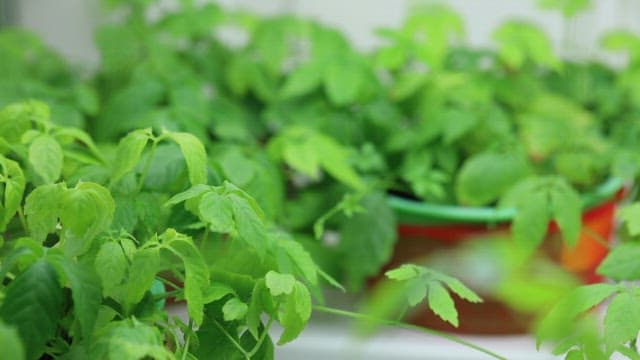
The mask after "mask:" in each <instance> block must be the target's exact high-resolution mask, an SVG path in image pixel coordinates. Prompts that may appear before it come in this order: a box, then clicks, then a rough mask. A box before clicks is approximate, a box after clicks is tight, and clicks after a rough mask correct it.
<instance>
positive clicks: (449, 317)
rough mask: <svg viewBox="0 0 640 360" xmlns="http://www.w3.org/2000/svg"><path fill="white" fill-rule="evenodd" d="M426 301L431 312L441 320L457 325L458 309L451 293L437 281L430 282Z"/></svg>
mask: <svg viewBox="0 0 640 360" xmlns="http://www.w3.org/2000/svg"><path fill="white" fill-rule="evenodd" d="M427 302H428V304H429V307H430V308H431V310H433V312H434V313H435V314H436V315H438V316H439V317H440V318H441V319H442V320H444V321H446V322H448V323H450V324H452V325H453V326H455V327H457V326H458V311H457V310H456V307H455V304H454V302H453V299H452V298H451V295H449V293H448V292H447V289H445V288H444V286H442V285H440V283H438V282H430V283H429V285H428V290H427Z"/></svg>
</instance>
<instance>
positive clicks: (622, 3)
mask: <svg viewBox="0 0 640 360" xmlns="http://www.w3.org/2000/svg"><path fill="white" fill-rule="evenodd" d="M414 2H415V1H412V0H351V1H344V0H323V1H318V0H219V1H218V3H220V4H222V5H224V6H225V7H227V8H230V9H248V10H251V11H255V12H257V13H260V14H278V13H294V14H298V15H302V16H308V17H311V18H315V19H317V20H319V21H321V22H322V23H325V24H328V25H332V26H335V27H337V28H339V29H341V30H343V31H344V32H345V33H346V34H347V35H348V36H349V37H350V39H351V40H352V41H354V43H355V44H356V45H357V46H358V47H360V48H362V49H364V50H366V49H370V48H373V47H374V46H375V45H376V44H377V43H378V38H377V37H376V36H375V34H374V32H373V30H374V29H376V28H378V27H398V26H399V25H400V24H401V23H402V20H403V19H404V18H405V17H406V15H407V12H408V9H410V8H411V5H412V3H414ZM422 2H424V1H422ZM438 2H439V3H446V4H448V5H449V6H451V7H452V8H454V9H455V10H456V11H458V12H459V13H460V14H461V15H463V17H464V19H465V24H466V33H467V34H466V35H467V40H468V41H469V43H471V44H472V45H482V46H485V45H490V44H491V32H492V31H493V30H494V29H495V28H496V27H497V26H498V25H499V24H501V23H502V22H504V21H505V20H507V19H512V18H520V19H521V18H525V19H527V20H528V21H531V22H534V23H536V24H537V25H539V26H541V27H542V28H543V29H544V30H545V31H546V32H547V34H548V35H549V36H550V37H551V38H552V41H553V43H554V45H555V46H556V48H557V49H558V50H560V51H562V52H564V53H565V55H566V56H571V57H589V56H595V55H600V56H603V55H601V54H598V39H599V37H600V36H601V35H602V34H603V33H604V32H606V31H607V30H611V29H615V28H626V29H629V30H638V29H640V17H638V16H637V15H636V14H638V13H640V0H594V1H593V5H592V7H591V8H590V9H589V10H588V11H586V12H583V13H580V14H578V15H577V16H575V17H572V18H570V19H565V18H563V16H562V15H561V13H560V12H558V11H547V10H541V9H540V8H539V6H538V2H537V1H536V0H506V1H505V0H474V1H469V0H447V1H438ZM0 4H2V8H1V10H2V15H1V19H2V20H1V21H3V23H4V24H12V25H20V26H24V27H27V28H30V29H32V30H34V31H36V32H37V33H38V34H40V35H41V36H42V37H43V38H44V40H45V41H46V42H47V43H48V44H49V45H51V46H53V47H55V48H56V49H58V50H59V51H61V52H62V53H63V54H64V55H66V56H67V57H69V58H70V59H72V60H73V61H79V62H95V61H97V58H98V56H97V50H96V49H95V47H94V45H93V34H92V29H93V28H94V27H95V26H96V25H97V24H99V23H100V13H101V9H100V5H99V1H97V0H55V1H54V0H2V1H0ZM608 60H609V61H615V59H613V58H609V59H608Z"/></svg>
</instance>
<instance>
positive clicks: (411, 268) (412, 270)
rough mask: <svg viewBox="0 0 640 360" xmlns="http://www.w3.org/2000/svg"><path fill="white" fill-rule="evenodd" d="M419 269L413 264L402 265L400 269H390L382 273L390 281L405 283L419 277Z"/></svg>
mask: <svg viewBox="0 0 640 360" xmlns="http://www.w3.org/2000/svg"><path fill="white" fill-rule="evenodd" d="M420 273H421V272H420V268H419V267H418V266H416V265H413V264H402V265H401V266H400V267H397V268H395V269H391V270H389V271H387V272H385V273H384V275H385V276H386V277H388V278H389V279H391V280H397V281H405V280H409V279H413V278H415V277H417V276H418V275H420Z"/></svg>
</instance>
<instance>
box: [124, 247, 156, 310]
mask: <svg viewBox="0 0 640 360" xmlns="http://www.w3.org/2000/svg"><path fill="white" fill-rule="evenodd" d="M159 270H160V254H159V253H158V249H157V248H147V249H141V250H138V251H136V252H135V253H134V254H133V259H132V261H131V265H130V266H129V278H128V280H127V281H126V282H125V287H124V290H125V298H124V301H123V302H124V304H125V305H126V306H132V305H135V304H137V303H139V302H140V300H142V298H143V297H144V294H145V293H146V292H147V290H149V289H150V288H151V285H152V284H153V280H154V278H155V276H156V273H157V272H158V271H159Z"/></svg>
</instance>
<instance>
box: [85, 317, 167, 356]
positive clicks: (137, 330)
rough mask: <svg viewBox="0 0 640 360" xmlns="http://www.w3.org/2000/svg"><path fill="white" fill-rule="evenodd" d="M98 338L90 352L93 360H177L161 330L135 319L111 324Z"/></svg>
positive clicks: (102, 330)
mask: <svg viewBox="0 0 640 360" xmlns="http://www.w3.org/2000/svg"><path fill="white" fill-rule="evenodd" d="M97 338H98V339H97V341H96V342H94V343H93V344H92V348H91V351H90V358H92V359H144V358H148V357H151V358H153V359H157V360H165V359H166V360H169V359H173V358H175V357H174V356H173V355H172V354H171V353H170V352H169V351H168V350H167V349H166V347H165V346H164V343H163V336H162V334H161V333H160V329H159V328H158V327H154V326H150V325H147V324H144V323H142V322H140V321H138V320H137V319H135V318H131V319H126V320H122V321H116V322H112V323H110V324H109V325H108V326H107V327H105V328H103V329H101V332H100V333H99V334H98V336H97Z"/></svg>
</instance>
